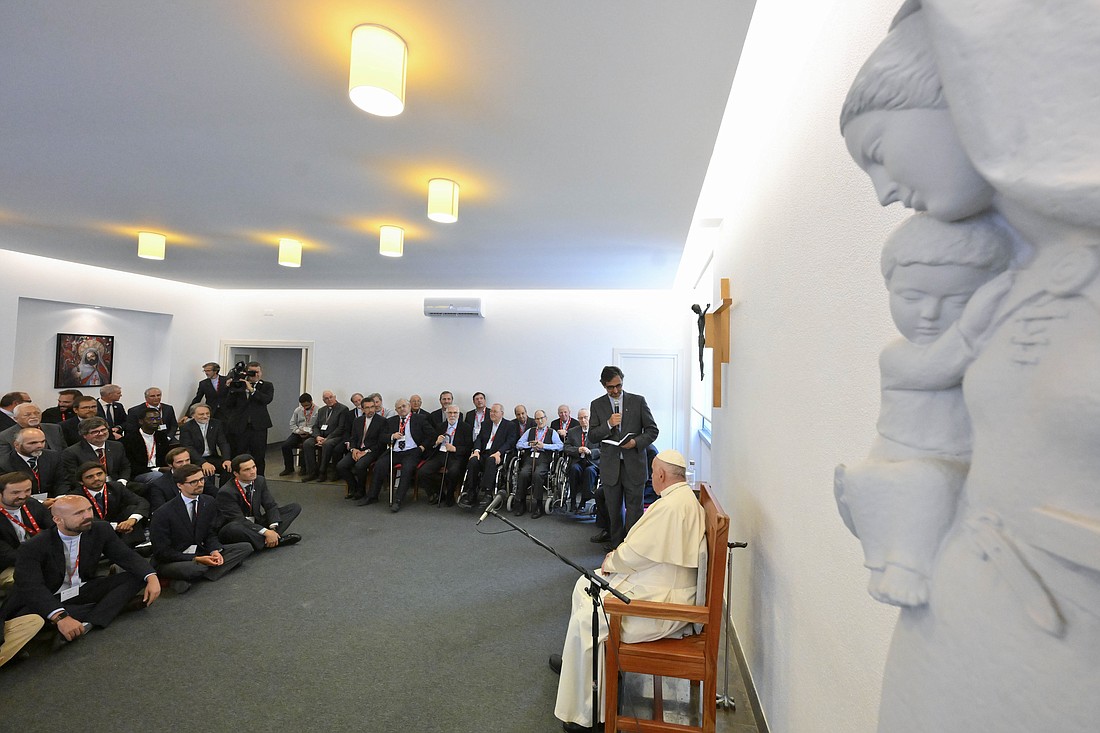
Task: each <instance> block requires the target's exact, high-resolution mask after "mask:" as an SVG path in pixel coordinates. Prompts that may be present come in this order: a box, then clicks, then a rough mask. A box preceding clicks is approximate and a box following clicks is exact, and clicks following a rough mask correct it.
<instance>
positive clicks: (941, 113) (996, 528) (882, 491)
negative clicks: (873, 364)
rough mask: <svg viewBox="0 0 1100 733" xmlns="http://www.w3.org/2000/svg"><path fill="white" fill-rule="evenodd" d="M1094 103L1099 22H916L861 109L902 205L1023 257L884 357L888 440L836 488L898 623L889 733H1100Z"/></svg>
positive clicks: (871, 65)
mask: <svg viewBox="0 0 1100 733" xmlns="http://www.w3.org/2000/svg"><path fill="white" fill-rule="evenodd" d="M1098 80H1100V5H1098V4H1097V3H1096V2H1095V0H1065V1H1064V2H1058V3H1035V2H1027V1H1025V0H923V2H916V1H914V0H910V1H909V2H906V3H905V4H904V5H903V7H902V9H901V11H899V13H898V16H897V17H896V18H895V21H894V24H893V26H892V27H891V29H890V32H889V33H888V34H887V36H886V38H885V39H884V41H883V42H882V44H880V46H879V47H878V48H877V49H876V50H875V51H874V52H873V53H872V55H871V57H870V58H869V59H868V60H867V62H866V64H865V65H864V66H863V68H862V69H861V70H860V72H859V74H858V75H857V77H856V80H855V81H854V82H853V85H852V89H851V91H850V92H849V96H848V99H847V100H846V102H845V105H844V110H843V112H842V116H841V130H842V134H843V135H844V138H845V143H846V144H847V146H848V150H849V152H850V153H851V154H852V157H853V159H854V160H855V161H856V163H857V164H858V165H859V166H860V167H861V168H863V169H864V171H866V172H867V174H868V175H869V176H870V178H871V180H872V182H873V184H874V186H875V190H876V193H877V195H878V197H879V200H880V202H881V203H882V204H883V205H887V204H889V203H891V202H894V201H900V202H901V203H902V204H904V205H905V206H907V207H909V208H911V209H914V210H917V211H923V212H926V214H925V215H924V216H925V217H933V218H935V219H937V220H939V221H941V222H944V223H945V225H946V226H949V227H958V226H967V225H968V224H969V223H974V222H976V221H978V220H980V219H987V220H988V221H990V222H991V223H992V225H993V226H996V227H1003V229H1002V231H1003V232H1006V236H1008V237H1010V239H1009V240H1006V241H1011V242H1013V243H1014V245H1015V247H1014V249H1015V254H1016V256H1015V259H1014V260H1013V262H1012V264H1011V268H1010V270H1009V271H1008V272H1006V273H1005V274H1003V275H1000V276H996V277H993V271H995V270H996V269H997V267H998V266H997V265H994V264H992V262H993V261H992V260H990V266H988V267H986V268H985V269H986V270H987V272H988V274H989V277H990V278H991V279H989V280H988V281H987V282H985V283H984V284H981V283H977V282H976V281H974V280H971V281H970V284H973V285H979V284H980V287H977V289H976V290H975V291H974V293H973V295H972V296H971V297H970V300H969V302H968V303H967V304H966V306H965V307H964V308H963V309H962V311H961V313H960V314H959V315H958V319H957V320H956V321H955V325H954V326H952V327H951V328H949V329H948V330H947V331H944V332H943V335H942V336H938V337H936V338H934V339H930V340H927V341H925V342H924V343H921V342H920V341H919V340H918V339H910V340H907V341H905V342H901V343H898V344H891V345H890V346H888V347H887V348H886V349H885V350H884V351H883V354H882V359H881V366H882V375H883V407H882V412H881V415H880V422H879V430H880V436H879V440H878V441H876V444H875V447H874V448H873V449H872V453H871V455H870V456H869V457H868V459H867V460H866V461H864V462H861V463H859V464H857V465H855V466H853V467H851V468H845V467H841V468H839V469H838V471H837V476H836V478H837V481H836V492H837V501H838V506H839V508H840V511H841V515H842V517H843V518H844V521H845V523H846V524H847V525H848V526H849V528H850V529H851V530H852V531H853V532H854V533H856V534H857V535H858V536H859V537H860V540H861V542H862V544H863V546H864V551H865V556H866V557H867V561H868V565H869V567H871V569H872V579H871V591H872V593H873V594H874V595H875V596H876V597H877V598H879V599H880V600H884V601H886V602H890V603H895V604H897V605H900V606H902V611H901V615H900V616H899V619H898V624H897V627H896V629H895V632H894V638H893V641H892V643H891V647H890V652H889V656H888V658H887V662H886V670H885V675H884V681H883V697H882V704H881V708H880V720H879V730H880V731H882V732H883V733H897V732H899V731H901V732H906V733H908V732H912V733H917V732H918V731H919V732H920V733H925V732H927V731H937V732H944V731H946V732H949V733H951V732H954V731H958V732H960V733H961V732H962V731H967V732H970V731H996V732H997V733H1002V732H1007V733H1023V732H1024V731H1028V732H1031V731H1038V730H1042V731H1047V730H1050V731H1054V730H1057V731H1059V732H1070V733H1083V732H1084V731H1092V730H1095V729H1096V727H1097V721H1098V720H1100V695H1097V690H1100V662H1098V659H1100V81H1098ZM975 216H978V219H974V218H972V217H975ZM952 222H953V223H952ZM908 225H909V222H906V224H905V225H903V227H902V228H901V229H899V230H898V232H895V234H894V235H892V237H891V240H894V239H896V238H898V237H899V235H902V239H905V236H904V230H905V229H906V228H907V227H908ZM944 236H945V237H948V238H949V235H946V234H945V235H944ZM931 238H933V239H935V238H936V237H935V236H932V237H931ZM918 239H921V240H924V239H925V237H924V236H920V237H918ZM898 244H899V246H900V244H901V242H899V243H898ZM889 249H890V244H889V243H888V245H887V250H889ZM917 249H919V247H917ZM885 260H886V257H885V256H884V262H885ZM896 269H897V268H896V266H895V272H896ZM884 272H885V270H884ZM940 272H942V273H944V274H945V277H944V281H947V280H950V277H948V276H947V274H948V273H949V272H950V271H949V270H941V271H940ZM932 279H934V280H937V281H939V280H940V278H938V277H934V278H932ZM887 280H888V284H889V286H890V289H891V302H892V304H893V301H894V299H895V297H896V295H895V292H894V289H895V283H894V282H893V281H892V278H891V276H890V275H887ZM929 289H930V288H929ZM950 289H951V288H950V287H949V286H948V285H947V284H941V291H947V290H950ZM961 295H962V292H960V296H961ZM892 312H893V311H892ZM894 315H895V319H896V320H897V321H898V324H899V328H901V330H902V333H903V334H905V327H904V326H903V319H898V314H897V313H894ZM952 329H953V331H952ZM930 333H931V332H930ZM941 342H943V344H942V345H941ZM952 380H956V381H955V382H954V384H955V386H954V387H952V386H950V385H951V384H952ZM960 385H961V386H960ZM914 388H915V389H914ZM956 388H961V395H962V400H963V404H962V407H963V408H964V409H962V410H960V411H959V412H958V414H956V415H954V416H952V415H951V414H950V411H949V410H942V411H937V410H936V409H935V408H930V409H924V408H921V407H919V406H917V405H918V401H919V399H920V398H922V397H923V398H924V399H927V400H928V401H929V402H931V401H932V398H931V397H929V396H927V395H920V394H916V395H914V394H912V392H918V393H920V392H929V393H930V394H931V395H936V396H938V397H940V398H941V400H942V402H939V403H937V404H938V405H939V406H941V407H942V406H943V405H945V404H948V403H949V402H950V399H948V398H947V397H946V395H949V394H950V393H951V390H952V389H956ZM891 392H896V394H891ZM899 403H900V404H901V406H902V409H901V410H898V409H896V408H897V407H898V405H899ZM957 405H958V403H956V406H957ZM968 425H969V427H967V426H968ZM925 428H931V431H932V433H933V434H929V433H926V432H924V430H925ZM966 433H969V434H970V435H971V439H972V450H971V451H970V455H969V467H968V468H967V467H966V463H967V461H966V454H965V452H958V451H957V452H956V455H955V456H954V457H949V456H947V455H944V450H945V449H952V446H953V448H954V449H957V448H960V447H965V441H964V440H963V436H964V435H965V434H966ZM898 436H900V437H901V440H900V441H898V440H897V437H898ZM922 440H929V441H931V442H929V443H921V442H920V441H922ZM890 441H892V442H890ZM937 441H938V442H937ZM897 442H900V443H902V445H901V446H898V445H895V444H894V443H897ZM914 447H917V448H920V447H923V448H925V449H926V452H924V453H921V452H920V451H919V450H917V451H914V452H912V453H910V454H906V450H907V449H912V448H914ZM929 447H931V448H932V450H931V451H927V449H928V448H929ZM934 461H940V462H941V463H940V464H932V465H937V466H940V468H942V467H943V465H946V464H948V463H951V465H952V468H951V470H939V471H936V470H931V469H930V468H929V463H928V462H934ZM922 462H923V463H922ZM952 462H953V463H952ZM915 466H920V467H923V468H924V469H927V470H925V471H924V472H923V473H921V472H920V471H918V470H916V468H915ZM960 482H961V488H959V486H958V484H959V483H960ZM952 486H955V488H954V489H952V488H951V487H952ZM953 490H954V491H957V499H956V500H955V501H954V503H953V504H952V501H951V499H950V495H951V494H952V491H953ZM914 507H916V509H915V510H914ZM914 522H918V523H919V524H920V525H921V527H920V529H919V530H914V527H913V524H914ZM921 552H924V553H926V554H925V555H921V554H920V553H921ZM899 553H901V554H899ZM894 558H898V561H899V564H902V566H903V570H905V571H906V572H904V573H898V574H897V575H899V576H900V578H901V580H900V581H899V582H893V580H894V579H893V578H892V576H889V575H888V574H887V573H888V572H889V570H890V569H891V568H892V565H891V562H892V559H894ZM922 563H924V564H923V565H922ZM876 566H879V567H876ZM879 568H881V572H880V574H879V576H878V578H877V579H876V577H875V572H876V571H878V570H879Z"/></svg>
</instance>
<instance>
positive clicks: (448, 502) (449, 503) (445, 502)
mask: <svg viewBox="0 0 1100 733" xmlns="http://www.w3.org/2000/svg"><path fill="white" fill-rule="evenodd" d="M454 505H455V500H454V499H452V498H450V497H448V498H446V499H444V500H443V501H441V502H439V506H445V507H452V506H454Z"/></svg>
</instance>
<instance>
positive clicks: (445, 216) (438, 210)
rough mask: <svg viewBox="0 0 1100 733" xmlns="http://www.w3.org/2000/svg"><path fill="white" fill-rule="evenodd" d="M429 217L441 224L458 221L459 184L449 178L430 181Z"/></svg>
mask: <svg viewBox="0 0 1100 733" xmlns="http://www.w3.org/2000/svg"><path fill="white" fill-rule="evenodd" d="M428 218H429V219H431V220H432V221H438V222H439V223H441V224H453V223H454V222H456V221H458V184H457V183H455V182H454V181H452V180H450V179H449V178H433V179H432V180H430V181H428Z"/></svg>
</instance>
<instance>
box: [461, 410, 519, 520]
mask: <svg viewBox="0 0 1100 733" xmlns="http://www.w3.org/2000/svg"><path fill="white" fill-rule="evenodd" d="M468 418H469V415H467V419H468ZM517 440H519V428H517V427H516V423H515V422H514V421H512V420H505V419H504V405H502V404H500V403H499V402H494V403H493V406H492V407H491V408H490V409H489V422H488V423H486V424H484V425H482V426H481V434H480V435H478V438H477V440H475V441H474V450H473V452H472V453H471V454H470V462H469V463H468V464H466V483H465V485H463V487H462V496H460V497H459V499H458V505H459V506H460V507H462V508H463V509H469V508H471V507H473V506H474V504H476V503H477V502H478V488H479V487H480V488H481V490H482V491H492V490H493V488H494V487H495V485H496V475H497V469H498V468H499V467H500V466H501V465H502V464H503V463H504V459H505V458H506V457H507V456H508V454H509V453H510V452H512V451H514V450H515V449H516V441H517Z"/></svg>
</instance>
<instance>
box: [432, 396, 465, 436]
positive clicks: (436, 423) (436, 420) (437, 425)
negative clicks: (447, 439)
mask: <svg viewBox="0 0 1100 733" xmlns="http://www.w3.org/2000/svg"><path fill="white" fill-rule="evenodd" d="M454 401H455V396H454V395H453V394H451V393H450V392H449V391H447V390H443V391H442V392H440V393H439V409H438V410H432V411H431V413H429V414H428V420H430V421H431V425H432V429H433V430H435V432H437V433H438V432H439V431H440V430H441V429H442V427H443V422H444V421H445V420H446V419H447V408H448V407H450V406H451V405H453V404H454ZM458 417H459V419H462V413H461V412H459V414H458Z"/></svg>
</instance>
